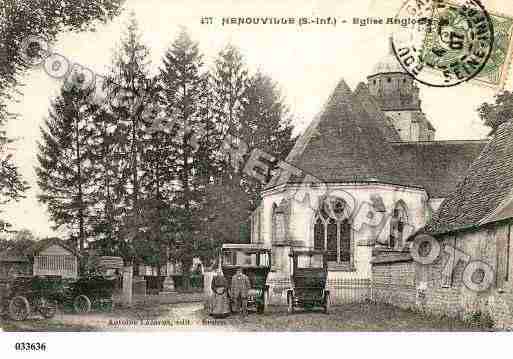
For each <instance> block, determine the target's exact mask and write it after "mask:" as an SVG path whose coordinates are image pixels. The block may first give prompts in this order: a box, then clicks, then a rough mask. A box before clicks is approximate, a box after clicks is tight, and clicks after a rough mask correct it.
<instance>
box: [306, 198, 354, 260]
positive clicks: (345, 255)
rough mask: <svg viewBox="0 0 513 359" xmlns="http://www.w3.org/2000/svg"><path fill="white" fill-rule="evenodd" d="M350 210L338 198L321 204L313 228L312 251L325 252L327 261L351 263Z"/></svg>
mask: <svg viewBox="0 0 513 359" xmlns="http://www.w3.org/2000/svg"><path fill="white" fill-rule="evenodd" d="M349 216H350V208H349V207H348V206H347V203H346V202H345V201H344V200H343V199H340V198H333V197H331V198H326V199H325V200H324V201H322V202H321V204H320V208H319V211H318V214H317V216H316V217H315V221H314V226H313V239H314V249H317V250H324V251H326V252H327V258H326V259H327V261H328V262H334V263H350V262H351V250H352V248H351V222H350V220H349Z"/></svg>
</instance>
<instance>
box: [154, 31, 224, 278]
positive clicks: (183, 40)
mask: <svg viewBox="0 0 513 359" xmlns="http://www.w3.org/2000/svg"><path fill="white" fill-rule="evenodd" d="M160 83H161V87H162V94H163V99H164V101H163V105H164V108H165V112H166V114H167V116H168V118H170V119H172V120H173V121H174V123H175V126H174V127H172V128H171V129H170V134H171V137H170V141H169V147H170V151H169V152H168V154H169V159H170V160H171V161H172V164H173V165H172V166H171V167H170V174H171V175H172V177H173V178H174V179H175V180H176V182H177V183H178V184H179V185H178V186H176V187H175V189H174V193H173V203H172V207H173V214H174V221H175V231H176V232H175V238H174V243H175V244H176V245H175V247H174V248H172V251H171V253H172V254H174V256H179V258H180V260H181V262H182V266H183V269H184V276H185V283H188V277H189V268H190V267H191V266H192V260H193V257H194V256H195V254H196V253H197V251H198V250H199V248H200V246H201V242H202V241H204V240H206V238H205V237H204V236H202V235H201V233H202V232H201V228H202V227H203V226H204V224H205V220H204V217H203V213H204V212H203V206H204V205H205V187H206V185H207V184H208V183H209V181H210V179H211V177H212V175H211V172H212V167H213V162H214V160H215V158H214V157H213V151H212V150H213V146H214V145H215V144H216V143H215V138H216V136H215V134H214V132H215V127H214V125H213V123H212V118H211V116H210V111H209V107H210V103H209V101H210V98H211V93H210V89H209V84H208V77H207V74H206V70H205V68H204V65H203V61H202V56H201V54H200V53H199V49H198V44H197V43H195V42H193V41H192V40H191V39H190V37H189V35H188V34H187V32H186V30H185V29H182V31H181V32H180V33H179V35H178V37H177V39H176V40H175V41H174V42H173V43H172V45H171V47H170V48H169V49H168V50H167V51H166V54H165V55H164V59H163V68H162V69H161V72H160ZM198 132H202V133H204V135H203V136H201V138H198V137H196V136H195V134H197V133H198ZM175 258H176V257H175ZM186 285H187V284H186Z"/></svg>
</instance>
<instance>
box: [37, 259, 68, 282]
mask: <svg viewBox="0 0 513 359" xmlns="http://www.w3.org/2000/svg"><path fill="white" fill-rule="evenodd" d="M34 275H37V276H45V275H52V276H54V275H55V276H61V277H63V278H77V276H78V263H77V258H76V257H75V256H70V255H47V256H35V257H34Z"/></svg>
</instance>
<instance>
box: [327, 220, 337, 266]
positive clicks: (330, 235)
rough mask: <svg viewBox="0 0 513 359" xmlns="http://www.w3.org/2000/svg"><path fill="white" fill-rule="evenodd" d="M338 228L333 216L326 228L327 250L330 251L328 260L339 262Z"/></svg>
mask: <svg viewBox="0 0 513 359" xmlns="http://www.w3.org/2000/svg"><path fill="white" fill-rule="evenodd" d="M337 237H338V228H337V222H335V220H334V219H333V218H330V219H329V220H328V225H327V228H326V241H327V243H326V251H327V252H328V255H327V260H328V262H338V261H337V252H338V250H337V247H338V243H337V242H338V240H337V239H338V238H337Z"/></svg>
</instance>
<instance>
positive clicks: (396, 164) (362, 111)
mask: <svg viewBox="0 0 513 359" xmlns="http://www.w3.org/2000/svg"><path fill="white" fill-rule="evenodd" d="M362 102H363V103H365V104H366V105H367V106H365V108H364V105H363V104H362ZM369 104H370V105H372V100H371V96H370V94H369V93H368V89H367V88H366V86H365V85H363V84H361V85H359V86H358V90H357V92H356V93H355V94H353V93H352V92H351V90H350V89H349V87H348V85H347V84H346V83H345V82H344V81H343V80H342V81H340V83H339V84H338V86H337V87H336V88H335V90H334V92H333V94H332V95H331V96H330V98H329V99H328V102H327V103H326V105H325V107H324V110H323V111H322V112H321V114H320V115H318V116H317V117H316V118H315V119H314V121H312V123H311V124H310V126H309V127H308V128H307V129H306V131H305V133H304V134H303V135H302V136H300V138H299V139H298V140H297V141H296V144H295V146H294V147H293V149H292V151H291V152H290V154H289V156H288V157H287V159H286V161H287V162H288V163H290V164H292V165H294V166H296V167H298V168H300V169H301V170H303V171H304V172H305V173H308V174H312V175H314V176H315V177H317V178H319V179H320V180H323V181H325V182H383V183H394V184H404V185H409V186H415V181H414V180H413V179H412V176H411V174H410V170H409V168H408V165H407V164H405V163H403V162H402V161H398V160H397V155H396V154H395V152H394V149H393V146H392V145H391V144H390V143H388V141H387V140H386V137H393V136H394V135H393V134H392V133H391V129H388V130H387V129H386V128H385V129H384V128H383V127H384V126H383V122H380V116H382V115H379V114H377V115H375V114H374V109H373V108H372V106H370V105H369ZM387 133H388V135H387ZM300 180H301V179H300V178H296V177H294V176H292V177H291V178H290V180H289V181H290V182H300ZM279 184H281V183H275V184H273V185H279Z"/></svg>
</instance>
